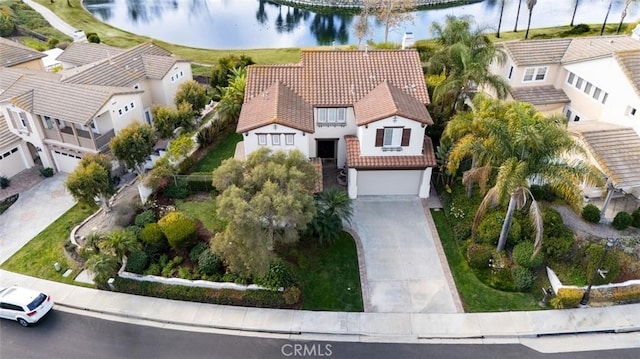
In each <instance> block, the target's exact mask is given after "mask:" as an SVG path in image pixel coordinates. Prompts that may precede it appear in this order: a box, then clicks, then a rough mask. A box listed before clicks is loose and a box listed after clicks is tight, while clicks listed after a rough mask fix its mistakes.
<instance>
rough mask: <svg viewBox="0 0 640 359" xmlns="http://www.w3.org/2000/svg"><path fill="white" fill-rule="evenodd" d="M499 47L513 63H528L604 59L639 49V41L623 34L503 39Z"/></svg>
mask: <svg viewBox="0 0 640 359" xmlns="http://www.w3.org/2000/svg"><path fill="white" fill-rule="evenodd" d="M499 46H503V48H504V49H505V51H506V52H507V54H508V55H509V57H510V58H511V59H512V60H513V61H514V62H515V63H516V65H518V66H530V65H549V64H560V63H563V64H568V63H574V62H580V61H585V60H595V59H599V58H605V57H609V56H612V55H613V53H615V52H618V51H627V50H640V41H638V40H635V39H632V38H631V37H630V36H627V35H614V36H589V37H576V38H570V39H566V38H565V39H548V40H525V41H520V40H518V41H507V42H504V43H501V44H500V45H499Z"/></svg>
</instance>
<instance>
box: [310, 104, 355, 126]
mask: <svg viewBox="0 0 640 359" xmlns="http://www.w3.org/2000/svg"><path fill="white" fill-rule="evenodd" d="M316 116H317V117H316V123H317V124H318V126H345V125H346V124H347V109H346V108H344V107H338V108H326V107H320V108H318V110H317V115H316Z"/></svg>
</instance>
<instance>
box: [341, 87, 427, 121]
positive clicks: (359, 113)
mask: <svg viewBox="0 0 640 359" xmlns="http://www.w3.org/2000/svg"><path fill="white" fill-rule="evenodd" d="M353 110H354V112H355V117H356V124H357V125H358V126H362V125H366V124H368V123H371V122H374V121H377V120H381V119H383V118H387V117H391V116H394V115H398V116H402V117H405V118H408V119H411V120H415V121H418V122H421V123H424V124H428V125H433V120H432V119H431V115H430V114H429V111H427V108H426V107H425V105H424V104H423V103H421V102H420V101H419V100H418V99H416V98H415V97H413V96H411V95H408V94H407V93H406V92H404V91H402V90H400V89H399V88H397V87H396V86H394V85H392V84H390V83H389V82H388V81H386V80H385V81H383V82H382V83H381V84H380V85H378V87H376V88H375V89H373V90H372V91H371V92H369V93H368V94H366V95H365V96H364V97H363V98H362V99H360V101H358V102H356V103H355V104H354V105H353Z"/></svg>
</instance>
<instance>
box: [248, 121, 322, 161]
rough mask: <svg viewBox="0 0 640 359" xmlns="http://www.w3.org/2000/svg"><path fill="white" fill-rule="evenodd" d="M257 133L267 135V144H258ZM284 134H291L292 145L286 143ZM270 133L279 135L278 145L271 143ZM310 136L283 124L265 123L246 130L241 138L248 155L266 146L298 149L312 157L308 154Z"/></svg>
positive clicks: (273, 148)
mask: <svg viewBox="0 0 640 359" xmlns="http://www.w3.org/2000/svg"><path fill="white" fill-rule="evenodd" d="M258 134H264V135H267V144H266V145H264V146H263V145H259V144H258ZM285 134H293V135H294V137H293V146H290V145H287V144H286V141H285ZM272 135H277V136H280V145H273V144H272ZM310 138H311V136H310V135H309V134H308V133H304V132H303V131H300V130H296V129H294V128H291V127H288V126H283V125H275V126H274V125H267V126H263V127H260V128H257V129H255V130H251V131H248V132H247V133H246V135H245V133H243V134H242V140H243V142H244V151H245V154H246V156H247V157H248V156H249V154H251V152H253V151H256V150H258V149H259V148H261V147H268V148H270V149H271V150H273V151H283V150H284V151H290V150H294V149H296V150H298V151H300V152H302V153H303V154H304V155H305V156H307V157H313V156H310V155H309V142H310V141H311V140H310Z"/></svg>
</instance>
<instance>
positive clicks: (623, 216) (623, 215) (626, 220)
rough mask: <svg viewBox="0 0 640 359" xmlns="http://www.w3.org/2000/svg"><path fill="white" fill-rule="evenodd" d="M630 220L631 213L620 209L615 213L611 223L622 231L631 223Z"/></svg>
mask: <svg viewBox="0 0 640 359" xmlns="http://www.w3.org/2000/svg"><path fill="white" fill-rule="evenodd" d="M631 220H632V219H631V215H630V214H629V213H628V212H624V211H622V212H618V214H616V216H615V217H614V218H613V222H612V223H611V225H612V226H613V228H615V229H617V230H619V231H622V230H625V229H627V228H628V227H629V225H630V224H631Z"/></svg>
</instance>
